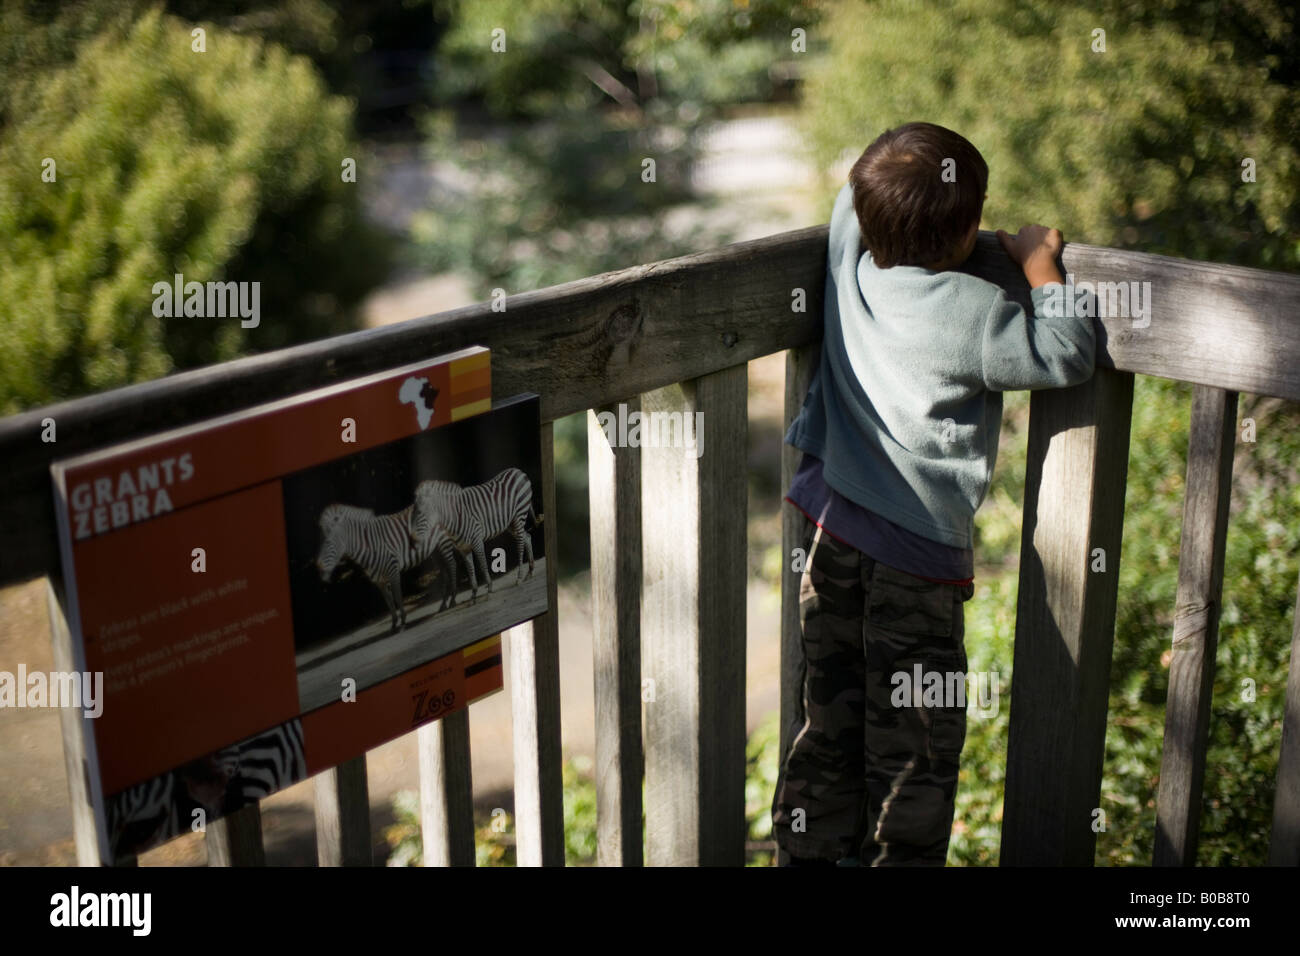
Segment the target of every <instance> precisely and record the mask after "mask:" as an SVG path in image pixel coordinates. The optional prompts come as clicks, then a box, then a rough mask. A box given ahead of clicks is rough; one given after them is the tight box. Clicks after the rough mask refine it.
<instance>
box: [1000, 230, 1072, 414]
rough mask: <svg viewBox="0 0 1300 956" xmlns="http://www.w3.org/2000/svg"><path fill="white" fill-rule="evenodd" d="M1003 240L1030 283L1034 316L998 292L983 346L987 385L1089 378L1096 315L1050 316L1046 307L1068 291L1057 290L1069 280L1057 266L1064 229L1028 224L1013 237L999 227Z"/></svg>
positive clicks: (1056, 384)
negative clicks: (1053, 297) (1047, 300)
mask: <svg viewBox="0 0 1300 956" xmlns="http://www.w3.org/2000/svg"><path fill="white" fill-rule="evenodd" d="M998 239H999V240H1000V241H1001V243H1002V247H1003V248H1004V249H1005V250H1006V252H1007V255H1008V256H1010V257H1011V258H1012V260H1014V261H1015V262H1016V263H1017V264H1018V265H1019V266H1020V267H1021V269H1022V270H1023V271H1024V273H1025V278H1026V279H1027V280H1028V281H1029V285H1030V289H1031V291H1030V298H1031V299H1032V301H1033V304H1034V315H1032V316H1031V315H1028V314H1026V312H1025V310H1024V309H1023V308H1021V307H1020V306H1019V305H1018V304H1016V303H1015V302H1012V301H1010V300H1009V299H1007V297H1006V296H1005V295H1003V294H1002V293H1001V292H999V293H998V296H997V299H996V301H995V302H994V304H993V308H992V309H991V310H990V312H989V315H988V318H987V320H986V322H985V325H984V339H983V342H982V344H981V351H982V356H981V361H982V363H983V369H984V384H985V385H986V386H987V387H988V388H989V389H991V390H992V391H997V392H1011V391H1017V390H1019V389H1024V388H1063V387H1065V386H1068V385H1078V384H1079V383H1080V382H1086V381H1087V380H1088V379H1089V378H1090V377H1091V376H1092V373H1093V369H1094V360H1095V351H1096V332H1095V331H1094V329H1093V326H1092V319H1090V318H1087V317H1080V316H1074V315H1062V316H1060V317H1056V316H1052V317H1048V316H1046V315H1045V311H1046V310H1045V309H1044V307H1043V304H1044V299H1045V298H1046V297H1047V296H1048V295H1052V294H1058V295H1059V294H1061V293H1062V292H1063V291H1064V290H1063V289H1060V288H1055V286H1059V285H1060V284H1061V283H1063V281H1064V280H1063V279H1062V277H1061V270H1060V269H1058V268H1057V267H1056V257H1057V256H1059V255H1060V253H1061V245H1062V239H1061V233H1060V231H1059V230H1057V229H1048V228H1047V227H1046V226H1038V225H1026V226H1022V227H1021V228H1020V232H1018V233H1017V234H1016V235H1014V236H1010V235H1008V234H1007V233H1005V232H1003V231H1002V230H1001V229H999V230H998ZM1060 311H1062V312H1073V310H1072V309H1063V310H1060Z"/></svg>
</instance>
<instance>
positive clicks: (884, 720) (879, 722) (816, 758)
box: [772, 522, 973, 865]
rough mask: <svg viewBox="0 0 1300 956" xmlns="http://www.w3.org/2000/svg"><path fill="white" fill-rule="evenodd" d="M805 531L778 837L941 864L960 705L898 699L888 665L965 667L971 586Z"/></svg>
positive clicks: (879, 859) (960, 739)
mask: <svg viewBox="0 0 1300 956" xmlns="http://www.w3.org/2000/svg"><path fill="white" fill-rule="evenodd" d="M804 540H805V543H806V544H807V547H806V548H805V553H806V554H807V556H808V557H807V566H806V569H805V571H804V574H803V579H802V581H801V584H800V600H799V617H800V622H801V626H802V638H803V652H804V666H805V677H804V681H803V706H804V715H803V717H804V719H803V722H802V725H801V728H800V730H799V733H798V734H797V735H796V737H795V738H794V740H793V742H792V744H791V747H790V753H789V755H788V756H787V758H786V760H785V762H784V764H783V766H782V769H781V776H780V779H779V780H778V782H777V789H776V795H775V798H774V800H773V810H772V821H773V826H774V829H775V831H776V836H777V841H778V843H779V844H780V846H781V847H782V849H784V850H785V851H786V852H788V853H792V854H794V855H796V856H801V857H820V858H829V859H836V858H839V857H842V856H859V857H860V859H861V861H862V863H863V864H864V865H906V864H913V865H918V864H919V865H926V864H929V865H942V864H943V862H944V858H945V857H946V855H947V848H948V835H949V831H950V830H951V827H952V818H953V807H954V799H955V797H956V790H957V770H958V761H959V758H960V754H961V747H962V744H963V743H964V741H965V735H966V713H965V709H964V708H962V707H958V706H954V707H941V706H933V707H925V706H921V707H914V706H911V704H912V703H913V701H912V700H910V699H908V700H907V701H905V702H902V701H900V703H904V706H899V707H895V706H894V701H891V695H895V687H896V683H895V681H894V674H895V673H898V672H906V673H907V674H908V676H909V678H911V677H912V676H914V673H915V672H914V667H915V665H917V664H919V665H920V666H921V669H922V672H923V673H928V672H931V671H938V672H939V673H941V674H944V675H946V674H948V673H955V672H961V674H962V675H964V674H965V670H966V654H965V647H964V628H963V613H962V612H963V607H962V602H963V601H966V600H969V599H970V597H971V596H972V594H973V589H972V588H971V587H970V586H969V585H968V586H966V587H964V588H962V587H957V586H955V585H950V584H935V583H933V582H929V581H923V580H921V579H920V578H917V577H914V576H912V575H910V574H906V573H904V572H902V571H898V570H896V569H894V568H890V567H887V566H885V565H883V564H879V563H878V562H876V561H873V560H872V559H871V558H870V557H868V556H866V555H864V554H862V553H861V552H859V551H857V550H855V549H853V548H850V547H849V546H847V545H845V544H843V543H841V542H839V541H837V540H835V539H834V538H832V537H831V536H830V535H827V534H825V533H824V532H822V531H821V530H820V529H819V528H817V526H816V525H815V524H813V523H812V522H807V529H806V534H805V537H804ZM896 696H899V697H901V696H902V694H901V693H900V694H898V695H896ZM800 811H802V812H800Z"/></svg>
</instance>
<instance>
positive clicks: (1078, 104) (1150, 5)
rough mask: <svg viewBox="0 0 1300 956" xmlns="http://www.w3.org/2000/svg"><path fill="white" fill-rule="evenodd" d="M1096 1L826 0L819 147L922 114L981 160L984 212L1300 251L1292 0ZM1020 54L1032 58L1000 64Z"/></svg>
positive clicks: (825, 155)
mask: <svg viewBox="0 0 1300 956" xmlns="http://www.w3.org/2000/svg"><path fill="white" fill-rule="evenodd" d="M1096 6H1097V4H1095V3H1087V4H1083V3H1074V2H1062V3H1053V4H1034V5H1029V4H1025V3H1022V2H1019V0H877V2H872V3H870V4H863V3H860V2H838V3H836V4H834V5H833V6H832V8H831V12H830V13H829V14H828V18H827V22H826V23H825V24H824V26H823V29H824V30H825V31H826V33H827V34H828V36H829V37H830V52H829V55H828V56H827V57H826V58H825V60H824V61H821V62H819V63H818V64H816V66H815V67H814V68H813V69H812V70H811V71H810V77H809V82H808V85H807V88H806V91H805V93H806V95H805V102H806V104H807V109H806V111H805V114H804V115H805V117H806V119H807V129H808V132H809V136H810V139H811V142H812V146H813V152H814V154H815V155H816V157H817V158H818V160H819V161H820V162H821V163H822V164H823V165H824V166H825V165H829V164H832V163H834V162H836V160H838V159H841V158H842V157H843V156H846V155H851V156H853V157H854V158H856V157H857V155H858V154H860V153H861V152H862V150H863V149H865V148H866V147H867V145H868V144H869V143H870V142H871V140H872V139H874V138H875V137H876V136H877V135H878V134H879V133H881V132H883V131H884V130H886V129H888V128H890V127H893V126H896V125H898V124H900V123H905V122H909V121H912V120H928V121H931V122H935V123H939V124H941V125H944V126H949V127H951V128H952V129H955V130H957V131H958V132H960V133H961V134H962V135H964V136H966V137H967V138H968V139H969V140H970V141H971V142H972V143H974V144H975V145H976V146H977V147H978V148H979V149H980V151H981V152H982V153H983V154H984V157H985V159H987V160H988V164H989V171H990V175H989V189H988V202H987V203H986V205H985V208H984V222H985V225H986V226H989V225H990V224H991V225H994V226H1001V227H1004V228H1008V229H1015V228H1017V227H1018V226H1019V225H1020V224H1021V223H1023V222H1044V223H1048V224H1050V225H1053V226H1058V227H1059V228H1060V229H1061V230H1062V232H1063V233H1064V234H1065V237H1066V239H1067V240H1074V241H1078V242H1091V243H1096V244H1099V245H1108V246H1117V247H1121V248H1140V249H1142V250H1143V251H1146V252H1160V253H1166V254H1169V255H1176V256H1185V257H1188V258H1192V259H1211V260H1214V261H1219V262H1235V263H1240V264H1243V265H1255V266H1261V267H1263V268H1270V269H1296V268H1298V267H1300V242H1297V239H1296V237H1297V235H1300V202H1297V199H1300V151H1298V150H1297V145H1296V144H1297V143H1298V142H1300V86H1298V85H1297V83H1296V82H1295V80H1296V75H1295V74H1296V67H1295V64H1296V62H1297V59H1296V56H1297V53H1300V49H1298V45H1300V41H1297V39H1296V30H1295V25H1296V18H1297V13H1296V10H1295V7H1294V5H1291V4H1286V3H1282V2H1278V0H1262V2H1259V3H1252V4H1251V16H1248V17H1247V16H1242V15H1241V13H1240V12H1239V11H1238V8H1237V5H1236V4H1217V5H1216V4H1205V3H1201V2H1197V0H1134V2H1122V3H1121V2H1110V3H1106V4H1104V6H1105V8H1106V9H1105V10H1104V11H1098V10H1097V9H1096ZM1103 28H1104V30H1105V43H1106V48H1105V52H1094V49H1093V46H1094V43H1095V42H1096V38H1095V37H1094V33H1093V31H1094V30H1096V29H1103ZM1029 63H1034V64H1041V65H1042V68H1041V69H1037V70H1033V71H1031V72H1029V73H1026V72H1025V71H1024V70H1020V69H1009V68H1008V64H1029ZM1245 158H1252V159H1254V160H1255V161H1256V164H1257V169H1256V179H1257V181H1255V182H1244V181H1243V178H1242V173H1243V167H1242V162H1243V159H1245ZM830 195H831V196H833V193H831V194H830ZM826 209H827V211H829V197H828V200H827V207H826Z"/></svg>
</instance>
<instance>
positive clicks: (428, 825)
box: [416, 708, 477, 866]
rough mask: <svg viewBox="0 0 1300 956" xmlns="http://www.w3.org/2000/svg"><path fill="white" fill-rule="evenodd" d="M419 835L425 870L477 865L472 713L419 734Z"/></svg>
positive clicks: (426, 727)
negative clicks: (471, 753) (471, 740)
mask: <svg viewBox="0 0 1300 956" xmlns="http://www.w3.org/2000/svg"><path fill="white" fill-rule="evenodd" d="M416 734H418V746H419V751H420V834H421V837H422V838H423V840H424V865H425V866H474V865H475V864H476V862H477V860H476V857H475V853H474V787H473V778H472V777H471V774H470V756H469V710H468V708H467V709H465V710H459V711H457V712H456V713H454V714H448V715H447V716H446V717H443V718H442V719H441V720H435V721H434V722H433V723H430V724H425V725H424V726H423V727H421V728H420V729H419V730H417V731H416Z"/></svg>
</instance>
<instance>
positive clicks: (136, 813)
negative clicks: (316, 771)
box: [106, 720, 307, 861]
mask: <svg viewBox="0 0 1300 956" xmlns="http://www.w3.org/2000/svg"><path fill="white" fill-rule="evenodd" d="M306 777H307V761H306V756H305V748H304V746H303V734H302V721H300V720H291V721H289V722H287V723H284V724H281V725H279V726H278V727H272V728H270V729H269V730H265V731H263V732H262V733H260V734H255V735H253V736H252V737H249V738H248V739H247V740H241V741H239V742H238V743H235V744H231V745H230V746H229V747H223V748H222V749H220V750H217V751H215V752H213V753H210V754H208V755H207V756H205V757H200V758H199V759H198V760H192V761H190V762H189V763H187V764H185V765H184V766H183V767H178V768H177V769H175V770H171V771H168V772H167V773H164V774H160V775H159V776H157V777H154V778H153V779H152V780H145V781H144V782H142V783H138V784H136V785H135V786H132V787H128V788H127V789H126V790H123V791H122V792H121V793H116V794H113V795H112V796H110V797H108V798H107V800H106V803H107V808H106V809H107V814H106V816H107V821H108V836H109V846H110V848H111V852H112V857H113V859H114V860H115V861H116V860H122V859H124V858H126V857H129V856H132V855H134V854H135V853H138V852H139V851H140V850H142V849H148V848H149V847H152V846H155V845H157V844H158V843H161V842H163V841H165V840H170V839H171V838H172V837H175V836H179V835H180V834H182V833H186V832H189V831H190V830H193V829H196V828H199V827H206V826H207V824H209V823H211V822H212V821H213V820H216V819H218V818H219V817H223V816H225V815H226V814H228V813H233V812H235V811H236V810H239V809H241V808H242V807H245V806H247V805H248V804H250V803H255V802H256V801H258V800H262V799H265V798H266V797H269V796H270V795H271V794H273V793H275V792H276V791H278V790H281V789H283V788H284V787H287V786H290V785H291V784H294V783H297V782H298V781H300V780H305V779H306ZM199 811H202V812H199Z"/></svg>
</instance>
